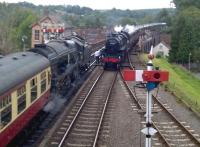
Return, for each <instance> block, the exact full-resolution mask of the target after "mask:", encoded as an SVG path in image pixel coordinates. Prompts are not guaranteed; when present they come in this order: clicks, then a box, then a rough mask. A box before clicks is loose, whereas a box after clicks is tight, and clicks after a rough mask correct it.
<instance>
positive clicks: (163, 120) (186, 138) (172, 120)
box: [124, 57, 200, 147]
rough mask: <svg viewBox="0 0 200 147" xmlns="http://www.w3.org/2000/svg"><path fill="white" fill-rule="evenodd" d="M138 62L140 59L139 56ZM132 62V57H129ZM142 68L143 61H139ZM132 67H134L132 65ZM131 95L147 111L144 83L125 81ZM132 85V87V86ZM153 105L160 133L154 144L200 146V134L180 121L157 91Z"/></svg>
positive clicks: (155, 122) (140, 108) (154, 120)
mask: <svg viewBox="0 0 200 147" xmlns="http://www.w3.org/2000/svg"><path fill="white" fill-rule="evenodd" d="M135 58H136V59H137V62H138V61H139V60H138V58H137V57H135ZM129 62H130V63H131V59H130V58H129ZM137 65H139V67H136V68H140V69H141V68H142V67H141V66H142V63H139V64H138V63H137ZM131 67H134V66H133V65H131ZM124 84H125V85H126V87H127V89H128V91H129V93H130V95H131V96H132V98H133V100H134V103H135V104H136V105H135V106H134V107H137V109H139V110H140V112H145V109H146V89H145V87H144V84H141V83H136V82H135V83H134V88H131V87H133V85H132V84H130V83H127V82H124ZM130 86H131V87H130ZM152 98H153V106H152V111H153V112H155V114H154V117H153V118H152V119H153V127H154V128H156V129H157V131H158V133H157V134H156V135H155V137H153V146H167V147H174V146H178V147H199V146H200V136H199V134H196V133H195V131H194V130H192V129H191V128H190V126H188V125H187V123H186V122H183V121H179V120H178V119H177V118H176V117H175V115H174V114H173V109H172V108H170V107H169V106H168V104H167V103H163V102H162V101H161V99H162V98H161V97H160V96H159V98H157V91H154V92H153V97H152ZM142 123H143V127H146V126H145V124H146V122H142Z"/></svg>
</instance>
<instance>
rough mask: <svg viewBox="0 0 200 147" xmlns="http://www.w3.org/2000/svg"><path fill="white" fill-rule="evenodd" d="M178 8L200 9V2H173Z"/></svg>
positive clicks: (194, 0) (188, 0) (176, 0)
mask: <svg viewBox="0 0 200 147" xmlns="http://www.w3.org/2000/svg"><path fill="white" fill-rule="evenodd" d="M173 2H174V4H175V5H176V8H177V9H178V10H184V9H185V8H188V7H191V6H194V7H197V8H199V9H200V1H199V0H173Z"/></svg>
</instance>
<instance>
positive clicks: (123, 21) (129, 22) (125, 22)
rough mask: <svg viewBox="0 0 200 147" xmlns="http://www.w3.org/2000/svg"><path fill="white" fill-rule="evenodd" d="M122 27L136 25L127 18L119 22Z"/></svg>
mask: <svg viewBox="0 0 200 147" xmlns="http://www.w3.org/2000/svg"><path fill="white" fill-rule="evenodd" d="M119 23H120V24H121V25H122V26H125V25H127V24H128V25H136V22H135V21H134V20H133V19H131V18H129V17H123V18H122V19H121V20H120V22H119Z"/></svg>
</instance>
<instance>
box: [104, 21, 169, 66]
mask: <svg viewBox="0 0 200 147" xmlns="http://www.w3.org/2000/svg"><path fill="white" fill-rule="evenodd" d="M165 25H166V23H152V24H146V25H139V26H135V27H132V28H130V27H127V28H126V27H125V28H123V29H122V31H121V32H117V33H112V34H110V35H108V36H107V39H106V43H105V48H104V49H103V50H102V59H101V61H102V63H103V66H104V69H118V68H119V67H120V65H121V63H123V62H124V61H125V60H126V59H127V54H128V52H129V50H130V49H131V48H132V47H133V46H135V45H136V43H137V42H138V40H139V36H140V35H142V34H144V32H145V30H146V29H156V28H159V27H163V26H165Z"/></svg>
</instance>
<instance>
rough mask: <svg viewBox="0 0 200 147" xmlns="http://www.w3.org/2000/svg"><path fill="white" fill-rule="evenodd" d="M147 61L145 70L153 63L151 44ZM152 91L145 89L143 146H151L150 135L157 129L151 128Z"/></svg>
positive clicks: (151, 66)
mask: <svg viewBox="0 0 200 147" xmlns="http://www.w3.org/2000/svg"><path fill="white" fill-rule="evenodd" d="M148 58H149V62H148V63H147V71H152V70H153V63H152V60H153V58H154V55H153V46H151V50H150V54H149V55H148ZM151 106H152V92H151V91H150V90H147V97H146V114H145V117H146V127H147V128H144V129H143V130H142V132H143V133H144V134H145V135H146V141H145V147H151V136H152V135H154V134H155V133H156V132H157V131H156V130H155V129H154V128H152V120H151V117H152V109H151V108H152V107H151Z"/></svg>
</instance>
